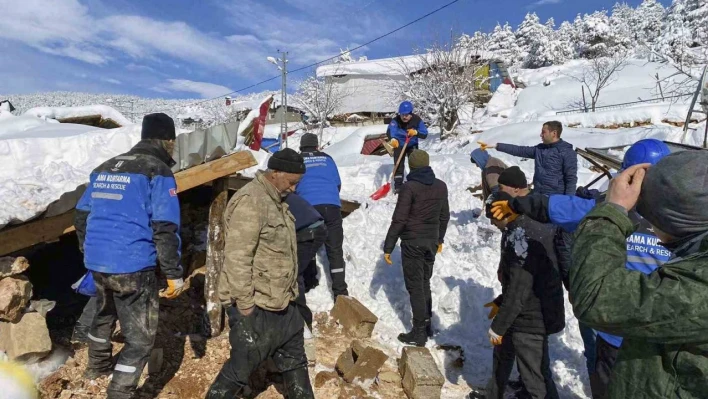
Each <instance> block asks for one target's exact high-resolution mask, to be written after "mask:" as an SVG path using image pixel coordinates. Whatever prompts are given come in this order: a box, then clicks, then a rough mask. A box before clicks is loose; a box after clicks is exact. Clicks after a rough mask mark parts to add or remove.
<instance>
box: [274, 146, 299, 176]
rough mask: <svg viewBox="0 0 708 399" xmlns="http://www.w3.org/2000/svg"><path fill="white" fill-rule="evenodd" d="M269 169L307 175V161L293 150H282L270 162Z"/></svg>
mask: <svg viewBox="0 0 708 399" xmlns="http://www.w3.org/2000/svg"><path fill="white" fill-rule="evenodd" d="M268 169H271V170H277V171H280V172H285V173H295V174H299V175H301V174H303V173H305V160H304V159H303V158H302V155H300V154H298V153H297V151H295V150H293V149H292V148H285V149H282V150H280V151H278V152H276V153H275V154H273V156H272V157H270V159H269V160H268Z"/></svg>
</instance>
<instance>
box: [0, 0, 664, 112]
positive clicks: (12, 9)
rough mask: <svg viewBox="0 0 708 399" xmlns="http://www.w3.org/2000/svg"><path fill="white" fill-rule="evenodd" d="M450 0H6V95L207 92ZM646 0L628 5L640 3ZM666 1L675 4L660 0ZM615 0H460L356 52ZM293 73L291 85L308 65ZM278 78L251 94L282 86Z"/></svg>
mask: <svg viewBox="0 0 708 399" xmlns="http://www.w3.org/2000/svg"><path fill="white" fill-rule="evenodd" d="M447 2H448V0H4V1H0V93H2V94H19V93H33V92H40V91H55V90H71V91H86V92H98V93H125V94H137V95H140V96H145V97H164V98H210V97H215V96H218V95H221V94H225V93H226V92H228V91H231V90H237V89H240V88H242V87H245V86H248V85H250V84H252V83H254V82H257V81H261V80H264V79H267V78H269V77H271V76H274V75H277V74H278V71H277V70H276V68H275V66H274V65H272V64H269V63H268V62H267V61H266V57H267V56H276V57H277V55H278V54H277V50H278V49H280V50H287V51H289V52H290V55H289V58H290V65H289V68H290V69H294V68H297V67H301V66H304V65H308V64H310V63H313V62H316V61H319V60H322V59H325V58H328V57H330V56H333V55H336V54H337V53H338V52H339V49H340V48H342V49H344V48H346V47H350V48H353V47H355V46H357V45H359V44H361V43H365V42H367V41H369V40H371V39H372V38H374V37H377V36H379V35H382V34H384V33H386V32H388V31H390V30H393V29H395V28H397V27H399V26H401V25H403V24H405V23H407V22H409V21H412V20H414V19H416V18H417V17H419V16H421V15H423V14H425V13H427V12H429V11H432V10H434V9H436V8H438V7H440V6H441V5H443V4H445V3H447ZM640 2H641V0H632V1H627V3H628V4H630V5H632V6H636V5H638V4H639V3H640ZM661 2H662V3H663V4H664V5H667V4H668V3H670V0H662V1H661ZM614 3H615V0H586V1H579V0H460V1H459V2H458V3H456V4H454V5H452V6H450V7H449V8H447V9H445V10H443V11H441V12H439V13H437V14H435V15H433V16H431V17H429V18H427V19H425V20H423V21H421V22H419V23H417V24H415V25H412V26H410V27H408V28H406V29H404V30H402V31H399V32H397V33H396V34H393V35H391V36H388V37H386V38H384V39H382V40H380V41H378V42H376V43H372V44H371V45H369V46H367V47H365V48H363V49H362V50H359V51H357V52H355V53H354V55H355V56H362V55H366V56H367V57H369V58H370V59H372V58H382V57H392V56H400V55H407V54H411V53H412V52H413V49H414V48H416V47H421V46H424V45H425V44H426V43H429V42H430V41H431V39H432V38H434V37H436V36H437V37H440V35H449V34H450V30H451V29H452V30H454V31H455V32H467V33H472V32H474V31H475V30H480V29H481V30H486V31H490V30H491V29H493V28H494V26H495V25H496V23H497V22H501V23H503V22H505V21H509V22H510V23H511V24H512V25H513V26H517V25H518V24H519V23H520V22H521V21H522V20H523V18H524V15H525V14H526V13H527V12H529V11H534V12H536V13H537V14H539V17H541V19H542V20H543V21H545V20H546V19H548V18H549V17H554V18H555V20H556V23H557V24H560V22H561V21H563V20H571V21H572V20H573V19H574V18H575V15H576V14H578V13H588V12H592V11H595V10H598V9H602V8H605V9H608V10H609V9H611V7H612V5H613V4H614ZM312 72H313V71H304V72H301V73H298V74H293V75H291V76H290V79H289V82H291V83H295V82H296V81H298V80H301V79H303V78H304V77H306V76H307V74H308V73H312ZM279 88H280V82H279V80H275V81H273V82H270V83H267V84H264V85H262V86H259V87H257V88H254V89H250V90H249V91H250V92H253V91H262V90H266V89H279Z"/></svg>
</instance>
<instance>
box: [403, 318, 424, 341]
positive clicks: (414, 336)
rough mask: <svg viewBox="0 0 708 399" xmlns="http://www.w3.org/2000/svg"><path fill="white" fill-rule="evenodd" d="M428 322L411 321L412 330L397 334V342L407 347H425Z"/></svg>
mask: <svg viewBox="0 0 708 399" xmlns="http://www.w3.org/2000/svg"><path fill="white" fill-rule="evenodd" d="M428 322H429V320H422V321H418V320H413V328H412V329H411V331H410V332H408V333H403V334H398V340H399V341H401V342H403V343H404V344H408V345H415V346H425V343H426V342H428V335H427V332H426V330H427V327H426V326H427V323H428Z"/></svg>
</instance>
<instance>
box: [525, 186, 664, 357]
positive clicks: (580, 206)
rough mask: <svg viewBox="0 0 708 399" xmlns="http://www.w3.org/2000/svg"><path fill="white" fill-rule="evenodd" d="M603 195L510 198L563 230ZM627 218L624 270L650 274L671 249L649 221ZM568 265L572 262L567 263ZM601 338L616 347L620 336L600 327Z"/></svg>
mask: <svg viewBox="0 0 708 399" xmlns="http://www.w3.org/2000/svg"><path fill="white" fill-rule="evenodd" d="M603 197H604V196H599V197H598V198H581V197H578V196H575V195H560V194H557V195H551V196H545V195H538V194H534V195H530V196H527V197H517V198H515V199H514V201H512V202H513V203H512V208H513V209H515V210H517V209H518V210H519V211H521V212H519V213H523V214H525V215H527V216H530V217H531V218H533V219H535V220H538V221H539V222H543V223H552V224H555V225H557V226H559V227H561V228H562V229H563V230H566V231H568V232H574V231H575V230H576V229H577V228H578V226H579V225H580V222H581V221H582V220H583V218H584V217H585V215H587V214H588V213H589V212H590V210H592V209H593V208H594V207H595V205H596V204H597V203H601V202H603V201H604V198H603ZM628 216H629V218H630V220H632V222H633V223H634V224H635V225H638V226H639V227H638V229H637V230H636V231H635V232H634V233H632V235H630V236H629V237H627V262H626V264H625V266H626V268H627V269H628V270H634V271H638V272H642V273H644V274H650V273H651V272H653V271H654V270H656V269H657V268H658V267H659V266H661V265H663V264H664V263H666V262H668V261H669V259H670V258H671V251H669V250H668V249H666V248H664V247H663V246H661V245H660V244H659V238H657V237H656V235H654V234H653V233H652V231H651V225H650V224H649V222H647V221H646V220H644V218H642V217H641V216H639V214H638V213H637V212H636V211H634V210H632V211H630V212H629V213H628ZM571 267H572V266H571ZM597 333H598V335H600V336H601V337H602V338H603V339H604V340H605V341H607V342H608V343H609V344H611V345H613V346H614V347H616V348H619V347H620V345H622V338H621V337H618V336H616V335H611V334H608V333H605V332H602V331H598V332H597Z"/></svg>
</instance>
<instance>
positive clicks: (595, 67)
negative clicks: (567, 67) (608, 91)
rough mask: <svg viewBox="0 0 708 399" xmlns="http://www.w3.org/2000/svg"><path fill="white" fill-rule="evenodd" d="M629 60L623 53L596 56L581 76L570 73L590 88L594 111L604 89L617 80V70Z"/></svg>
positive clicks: (622, 67) (621, 68) (623, 66)
mask: <svg viewBox="0 0 708 399" xmlns="http://www.w3.org/2000/svg"><path fill="white" fill-rule="evenodd" d="M627 61H628V55H627V54H621V53H618V54H616V55H614V56H612V57H600V58H594V59H592V60H589V61H588V64H587V66H586V67H585V68H584V69H583V71H582V73H581V75H580V76H574V75H568V76H570V77H571V78H573V79H575V80H577V81H578V82H580V83H581V84H582V85H583V86H584V87H585V88H586V89H587V90H588V93H589V94H590V100H591V109H592V112H595V107H596V106H597V102H598V100H599V99H600V94H601V93H602V90H603V89H604V88H606V87H607V86H609V85H610V84H612V82H614V81H615V80H617V76H616V75H617V72H619V71H621V70H623V69H624V68H625V67H626V66H627Z"/></svg>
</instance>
